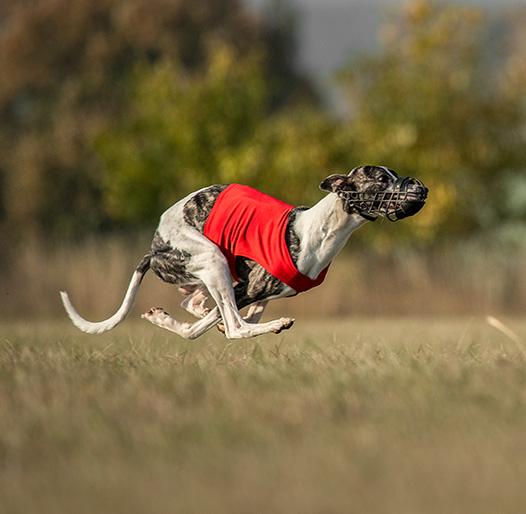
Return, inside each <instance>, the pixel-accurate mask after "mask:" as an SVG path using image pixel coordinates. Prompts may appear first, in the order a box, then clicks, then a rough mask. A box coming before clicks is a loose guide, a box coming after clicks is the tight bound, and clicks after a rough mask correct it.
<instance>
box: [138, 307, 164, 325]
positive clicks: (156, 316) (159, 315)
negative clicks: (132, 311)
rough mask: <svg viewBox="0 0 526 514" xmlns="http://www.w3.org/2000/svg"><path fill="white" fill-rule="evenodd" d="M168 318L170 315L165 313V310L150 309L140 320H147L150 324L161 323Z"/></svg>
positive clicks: (159, 308) (160, 308) (158, 308)
mask: <svg viewBox="0 0 526 514" xmlns="http://www.w3.org/2000/svg"><path fill="white" fill-rule="evenodd" d="M169 317H170V315H169V314H168V313H167V312H165V310H164V309H163V308H162V307H152V308H151V309H150V310H149V311H147V312H145V313H144V314H142V315H141V318H143V319H147V320H148V321H151V322H152V323H158V322H162V321H164V320H165V319H166V318H169Z"/></svg>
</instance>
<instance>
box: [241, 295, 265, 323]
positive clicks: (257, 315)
mask: <svg viewBox="0 0 526 514" xmlns="http://www.w3.org/2000/svg"><path fill="white" fill-rule="evenodd" d="M268 302H269V300H262V301H260V302H254V303H253V304H252V305H251V306H250V307H249V308H248V312H247V315H246V316H245V321H246V322H247V323H259V320H260V319H261V316H263V313H264V312H265V309H266V308H267V305H268Z"/></svg>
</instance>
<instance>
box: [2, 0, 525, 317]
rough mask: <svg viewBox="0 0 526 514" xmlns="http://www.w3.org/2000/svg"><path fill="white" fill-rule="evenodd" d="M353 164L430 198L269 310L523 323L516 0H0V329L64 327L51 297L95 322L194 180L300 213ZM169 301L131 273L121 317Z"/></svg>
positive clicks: (521, 29) (353, 244) (160, 288)
mask: <svg viewBox="0 0 526 514" xmlns="http://www.w3.org/2000/svg"><path fill="white" fill-rule="evenodd" d="M360 164H381V165H386V166H389V167H391V168H393V169H395V170H396V171H397V172H398V173H399V174H400V175H401V176H408V175H409V176H415V177H417V178H419V179H421V180H423V181H424V183H425V184H426V185H427V186H428V187H429V189H430V196H429V201H428V204H427V205H426V206H425V208H424V209H423V210H422V211H421V212H420V213H419V214H418V215H417V216H415V217H414V218H410V219H407V220H405V221H403V222H400V223H396V224H392V223H389V222H387V221H383V222H380V221H377V222H376V223H374V224H368V225H367V226H365V227H364V228H362V229H361V230H360V231H358V232H357V233H356V234H354V235H353V236H352V238H351V240H350V242H349V244H348V246H347V248H346V250H345V252H344V253H343V254H341V255H340V256H339V257H338V258H337V260H336V262H335V263H334V265H333V267H332V269H331V272H330V273H329V275H328V279H327V281H326V283H325V284H324V286H322V287H321V288H319V289H317V290H315V291H312V292H310V293H306V294H305V295H300V297H298V298H297V299H294V300H292V301H291V300H288V301H287V306H286V307H283V309H286V311H287V314H290V313H291V312H293V311H297V312H299V311H302V312H304V313H306V314H309V315H320V316H351V315H367V314H370V315H391V314H392V315H407V314H415V313H416V314H422V315H437V314H440V315H458V314H480V313H484V314H486V313H501V314H502V313H504V314H510V315H523V314H524V313H525V312H526V264H525V262H526V7H525V6H524V4H523V2H519V1H518V0H517V1H516V2H514V1H513V0H510V1H506V0H495V1H490V0H485V1H483V0H479V1H474V0H473V1H470V2H467V1H466V2H462V1H456V2H450V3H444V2H431V1H428V0H407V1H402V0H399V1H397V0H391V1H389V0H384V1H381V0H376V1H371V0H347V1H346V0H325V1H324V2H318V1H316V0H246V1H242V0H90V1H89V2H86V1H85V0H0V320H2V319H3V320H8V319H15V318H20V317H28V316H31V317H50V316H64V314H63V313H62V307H61V304H60V301H59V297H58V290H60V289H66V290H67V291H68V292H69V293H70V295H71V297H72V300H73V302H74V304H75V305H76V306H77V307H78V310H79V311H80V312H81V313H82V314H83V315H86V317H88V318H89V317H91V318H105V317H108V316H109V315H111V314H113V312H114V311H115V310H116V308H117V307H118V305H120V302H121V299H122V297H123V295H124V291H125V288H126V285H127V283H128V280H129V278H130V276H131V274H132V272H133V270H134V268H135V266H136V265H137V264H138V262H139V261H140V259H141V258H142V256H143V255H144V254H145V253H146V252H147V251H148V248H149V244H150V240H151V237H152V235H153V232H154V230H155V227H156V225H157V222H158V218H159V216H160V214H161V213H162V212H163V211H164V210H165V209H166V208H168V207H169V206H171V205H172V204H173V203H175V201H177V200H178V199H180V198H181V197H183V196H185V195H186V194H188V193H190V192H191V191H194V190H196V189H198V188H200V187H204V186H206V185H209V184H213V183H228V182H233V181H235V182H241V183H245V184H248V185H251V186H253V187H256V188H258V189H260V190H262V191H264V192H266V193H269V194H271V195H274V196H277V197H279V198H280V199H282V200H284V201H287V202H289V203H292V204H298V205H312V204H313V203H315V202H317V201H318V200H319V199H321V198H322V197H323V194H324V193H322V192H321V191H319V189H318V184H319V183H320V182H321V181H322V180H323V179H324V178H325V177H326V176H327V175H329V174H331V173H347V172H348V171H350V169H352V168H353V167H355V166H357V165H360ZM177 296H178V294H177V292H176V290H175V289H174V288H173V287H169V286H165V285H163V284H161V282H159V281H158V280H157V279H155V278H153V277H148V279H147V280H145V284H144V287H143V290H142V291H141V293H140V297H139V299H138V302H137V304H138V307H137V309H139V310H142V311H144V310H145V309H146V308H149V307H150V306H151V305H163V306H164V307H165V308H166V309H167V310H168V311H169V312H172V311H175V310H176V308H175V305H177V304H178V302H179V301H180V298H178V297H177ZM275 309H281V306H280V304H278V305H277V306H276V307H275ZM283 309H282V310H283ZM173 314H175V312H173ZM176 317H177V316H176Z"/></svg>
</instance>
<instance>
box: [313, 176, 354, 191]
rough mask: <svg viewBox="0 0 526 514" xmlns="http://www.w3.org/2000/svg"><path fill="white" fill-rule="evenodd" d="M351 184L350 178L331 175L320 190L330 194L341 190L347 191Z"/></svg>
mask: <svg viewBox="0 0 526 514" xmlns="http://www.w3.org/2000/svg"><path fill="white" fill-rule="evenodd" d="M348 184H349V177H348V176H347V175H330V176H329V177H327V178H326V179H325V180H324V181H323V182H322V183H321V184H320V189H321V190H322V191H329V192H330V193H336V191H339V190H341V189H347V187H345V186H347V185H348Z"/></svg>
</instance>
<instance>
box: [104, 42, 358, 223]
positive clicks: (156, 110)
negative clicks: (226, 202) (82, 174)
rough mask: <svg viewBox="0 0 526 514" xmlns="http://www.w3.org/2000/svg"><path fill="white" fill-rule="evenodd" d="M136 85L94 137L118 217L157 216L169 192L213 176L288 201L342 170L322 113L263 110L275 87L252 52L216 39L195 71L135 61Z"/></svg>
mask: <svg viewBox="0 0 526 514" xmlns="http://www.w3.org/2000/svg"><path fill="white" fill-rule="evenodd" d="M133 84H134V87H133V92H132V95H131V98H130V106H129V109H127V110H124V111H123V113H124V115H123V117H122V118H121V120H120V122H119V123H118V124H114V125H112V126H108V127H107V129H106V130H103V131H102V132H101V133H100V134H99V136H98V138H97V139H96V142H95V146H96V148H97V150H98V152H99V154H100V156H101V158H102V159H103V161H104V163H105V169H106V174H105V178H104V182H103V183H104V188H103V195H104V200H105V204H106V206H107V208H108V211H109V212H110V214H111V216H112V217H114V218H115V219H119V220H122V221H125V222H132V223H137V222H138V221H141V220H146V219H150V220H153V219H156V218H157V217H158V216H159V212H160V211H161V210H162V209H163V208H166V207H168V206H169V205H171V204H172V203H173V202H174V200H175V199H178V198H181V197H182V196H183V195H184V194H186V193H188V192H190V191H193V190H196V189H199V188H201V187H204V186H206V185H209V184H211V183H214V182H215V183H229V182H234V181H237V182H243V183H247V184H250V185H252V186H255V187H259V188H261V189H263V190H264V191H266V192H268V193H270V194H274V195H276V196H279V197H281V198H283V199H285V200H288V201H290V202H294V203H296V202H305V201H309V200H315V199H317V198H318V197H319V196H320V193H319V191H318V190H317V187H316V184H317V181H318V182H321V180H322V178H324V176H325V173H327V172H330V170H333V171H341V167H339V166H338V163H340V164H341V162H343V161H344V160H345V159H344V156H343V153H341V152H338V151H337V147H338V143H337V137H336V124H335V123H334V122H332V121H331V120H330V119H329V118H328V116H326V115H323V114H322V113H320V112H319V111H317V110H314V109H311V108H307V107H303V108H299V107H294V108H291V109H288V110H285V111H284V112H280V113H275V114H273V115H270V116H269V115H268V112H267V106H268V102H269V99H270V98H271V96H272V93H271V89H270V88H269V85H268V82H267V81H266V80H265V78H264V72H263V66H262V58H261V55H260V53H258V52H256V53H254V54H252V55H249V56H247V57H245V58H243V59H239V58H238V57H237V56H236V54H235V52H234V51H232V48H231V47H228V46H221V47H217V48H216V49H215V50H214V51H212V52H211V54H210V61H209V64H208V66H207V67H206V68H205V69H204V70H203V71H200V72H197V73H189V72H185V71H184V70H183V69H181V67H177V66H176V65H174V64H173V63H172V62H162V63H159V64H156V65H153V66H149V65H148V66H140V67H138V68H137V70H136V72H135V74H134V79H133ZM347 157H348V156H347ZM346 162H348V161H346ZM344 169H345V168H344ZM328 170H329V171H328ZM305 184H308V186H307V187H305Z"/></svg>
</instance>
